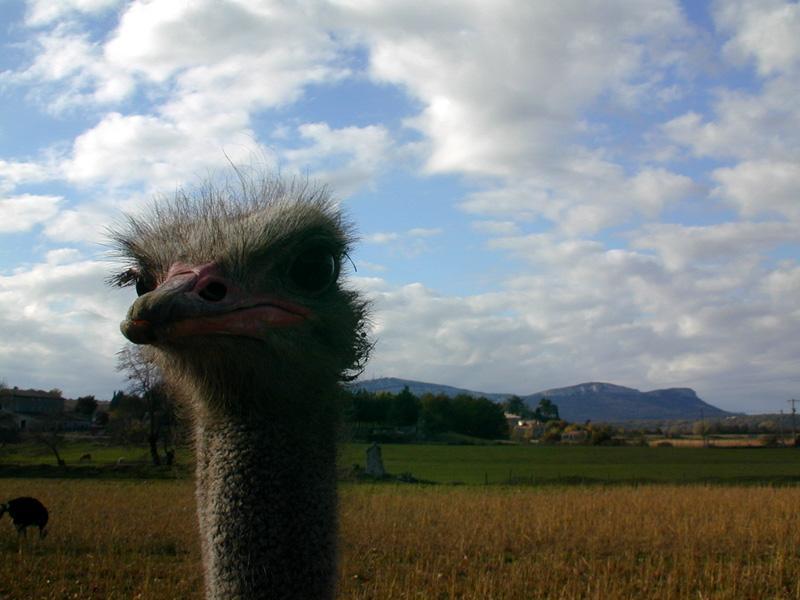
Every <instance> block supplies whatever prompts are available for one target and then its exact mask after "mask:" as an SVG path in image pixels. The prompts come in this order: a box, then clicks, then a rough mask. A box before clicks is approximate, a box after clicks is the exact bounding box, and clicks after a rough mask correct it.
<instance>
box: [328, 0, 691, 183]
mask: <svg viewBox="0 0 800 600" xmlns="http://www.w3.org/2000/svg"><path fill="white" fill-rule="evenodd" d="M339 4H340V6H343V5H344V6H343V10H342V11H341V12H342V14H341V21H340V25H342V26H343V25H344V24H345V23H353V24H354V25H355V24H359V23H364V24H367V27H366V28H365V29H364V30H360V31H359V30H357V31H358V33H359V34H360V35H361V37H363V39H364V40H365V41H366V43H367V44H368V45H369V47H370V51H371V53H370V70H371V73H372V76H373V77H374V78H375V79H376V80H378V81H382V82H391V83H394V84H399V85H402V86H403V87H405V88H406V89H407V90H408V91H409V93H410V94H412V95H413V96H414V97H416V98H418V99H419V100H420V101H421V102H423V104H424V109H423V111H422V112H421V113H420V114H419V115H418V116H417V117H415V118H414V119H411V120H409V121H408V123H409V124H410V125H412V126H413V127H415V128H417V129H419V130H420V131H422V132H423V133H424V134H425V135H426V137H427V138H428V140H429V143H430V155H429V159H428V162H427V167H428V169H429V170H430V171H431V172H446V171H459V172H466V173H476V174H491V175H503V176H508V175H511V174H514V173H518V172H519V171H520V170H521V169H524V168H530V167H531V165H537V164H542V163H544V164H545V165H547V164H550V163H551V162H552V160H553V158H554V151H555V154H558V152H559V151H563V148H562V147H561V145H562V144H563V142H564V141H565V140H570V139H571V138H572V137H573V136H574V134H575V132H576V129H575V124H574V121H575V119H576V117H577V116H578V115H579V113H580V111H581V110H582V109H583V108H585V107H586V106H587V105H588V104H589V103H590V102H592V101H593V100H595V99H597V98H598V97H599V96H600V95H602V94H609V95H611V96H613V95H614V94H615V93H616V92H617V91H618V90H621V89H622V88H623V87H624V84H635V83H636V80H637V78H640V77H642V76H644V75H645V74H646V73H647V72H648V71H649V70H650V69H651V67H653V66H656V65H659V66H660V67H663V66H664V64H663V61H664V60H665V59H664V54H661V53H658V52H657V51H655V49H656V47H657V46H659V44H660V42H659V40H664V39H670V38H673V37H675V36H682V35H684V34H685V33H686V32H687V29H686V25H685V23H684V21H683V18H682V16H681V12H680V10H679V9H678V8H677V7H676V6H675V5H674V4H673V3H672V2H666V1H659V0H654V1H651V2H636V3H629V2H619V3H605V4H603V5H602V7H601V6H600V5H597V6H596V7H592V6H587V5H583V6H581V7H580V9H577V8H576V7H575V6H572V5H569V4H552V3H551V4H541V3H538V4H537V3H528V4H525V5H520V4H519V3H515V2H501V3H493V4H492V7H491V10H489V9H488V7H487V5H485V4H484V3H482V2H465V3H460V4H458V5H447V6H443V5H440V6H438V7H437V8H436V10H435V15H436V16H435V17H434V16H433V15H434V12H432V11H431V10H429V9H428V8H427V7H425V8H421V7H417V8H409V7H408V6H407V5H406V4H402V5H401V4H399V3H394V2H386V3H380V4H376V3H366V4H365V3H359V4H355V3H348V4H346V5H345V3H339ZM645 39H646V40H648V42H651V43H652V44H653V45H652V46H651V47H648V45H647V44H645V43H643V40H645ZM648 48H652V49H653V50H654V52H653V53H652V55H651V54H650V53H649V51H648ZM676 58H677V54H676V50H675V48H674V47H673V53H672V54H671V55H670V56H669V58H668V59H667V60H668V62H674V61H675V60H676ZM556 158H557V157H556Z"/></svg>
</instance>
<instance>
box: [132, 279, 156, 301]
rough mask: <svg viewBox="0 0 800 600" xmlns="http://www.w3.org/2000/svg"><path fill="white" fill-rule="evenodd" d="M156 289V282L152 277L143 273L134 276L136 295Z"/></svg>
mask: <svg viewBox="0 0 800 600" xmlns="http://www.w3.org/2000/svg"><path fill="white" fill-rule="evenodd" d="M154 289H156V284H155V282H153V280H152V279H150V278H149V277H147V276H145V275H141V274H140V275H139V276H138V277H136V295H137V296H143V295H145V294H146V293H148V292H152V291H153V290H154Z"/></svg>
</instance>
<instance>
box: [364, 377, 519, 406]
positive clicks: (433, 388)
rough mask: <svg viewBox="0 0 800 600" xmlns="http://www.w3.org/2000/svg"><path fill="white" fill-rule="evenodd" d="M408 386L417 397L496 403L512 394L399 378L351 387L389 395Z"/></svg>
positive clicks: (377, 380) (380, 378)
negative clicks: (440, 396) (462, 396)
mask: <svg viewBox="0 0 800 600" xmlns="http://www.w3.org/2000/svg"><path fill="white" fill-rule="evenodd" d="M406 386H408V391H410V392H411V393H412V394H414V395H415V396H421V395H422V394H444V395H445V396H449V397H451V398H452V397H453V396H458V395H459V394H466V395H468V396H473V397H476V398H477V397H478V396H483V397H484V398H488V399H489V400H494V401H495V402H502V401H503V400H505V399H506V398H508V397H509V396H511V394H487V393H486V392H475V391H473V390H467V389H464V388H457V387H453V386H452V385H441V384H438V383H426V382H424V381H414V380H413V379H400V378H398V377H378V378H376V379H367V380H365V381H357V382H355V383H352V384H351V387H354V388H357V389H362V390H366V391H368V392H373V393H378V392H388V393H389V394H399V393H400V392H402V391H403V388H404V387H406Z"/></svg>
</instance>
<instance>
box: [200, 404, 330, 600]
mask: <svg viewBox="0 0 800 600" xmlns="http://www.w3.org/2000/svg"><path fill="white" fill-rule="evenodd" d="M298 412H302V411H298ZM314 419H316V422H314ZM195 434H196V452H197V505H198V516H199V520H200V535H201V544H202V551H203V564H204V567H205V578H206V596H207V597H208V598H209V599H215V600H217V599H219V600H222V599H226V600H228V599H233V598H242V599H249V598H276V599H277V598H281V599H287V600H288V599H297V600H300V599H302V600H325V599H329V598H333V597H334V588H335V579H336V443H335V422H334V419H333V418H332V417H331V415H325V416H323V415H319V414H317V415H313V414H312V415H308V414H307V413H306V414H304V415H302V416H295V417H288V416H284V417H274V416H273V417H271V418H265V417H262V418H260V419H259V418H254V417H252V416H250V417H248V418H243V417H234V416H229V415H223V416H219V415H215V416H214V417H213V418H212V417H209V416H205V417H204V416H203V415H197V418H196V424H195Z"/></svg>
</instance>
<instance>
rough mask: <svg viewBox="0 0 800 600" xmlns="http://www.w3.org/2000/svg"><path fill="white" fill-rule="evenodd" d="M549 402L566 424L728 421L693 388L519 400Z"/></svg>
mask: <svg viewBox="0 0 800 600" xmlns="http://www.w3.org/2000/svg"><path fill="white" fill-rule="evenodd" d="M351 386H352V387H354V388H356V389H363V390H367V391H369V392H373V393H377V392H388V393H392V394H397V393H399V392H401V391H402V390H403V388H404V387H406V386H408V389H409V391H411V393H413V394H414V395H416V396H421V395H422V394H444V395H446V396H450V397H452V396H456V395H458V394H467V395H470V396H483V397H484V398H488V399H489V400H493V401H495V402H502V401H503V400H505V399H507V398H508V397H509V396H511V395H512V394H503V393H487V392H477V391H474V390H468V389H464V388H457V387H453V386H449V385H440V384H436V383H426V382H423V381H414V380H412V379H400V378H397V377H379V378H377V379H368V380H366V381H359V382H355V383H353V384H351ZM544 397H547V398H550V400H552V401H553V402H554V403H555V404H556V405H557V406H558V410H559V413H560V415H561V417H562V418H563V419H566V420H567V421H575V422H582V421H587V420H591V421H611V422H615V421H630V420H640V419H663V420H666V419H687V420H694V419H699V418H700V417H701V415H702V416H704V417H725V416H729V415H732V414H733V413H729V412H726V411H724V410H721V409H719V408H717V407H716V406H712V405H711V404H708V403H707V402H704V401H703V400H701V399H700V398H699V397H698V396H697V393H696V392H695V391H694V390H693V389H690V388H668V389H663V390H653V391H650V392H641V391H639V390H637V389H633V388H629V387H624V386H621V385H614V384H612V383H603V382H599V381H593V382H587V383H580V384H578V385H572V386H568V387H562V388H554V389H550V390H543V391H541V392H536V393H533V394H529V395H527V396H520V398H522V400H524V401H525V403H526V404H527V405H528V406H530V407H531V408H535V407H536V405H537V404H538V403H539V400H541V399H542V398H544Z"/></svg>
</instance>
